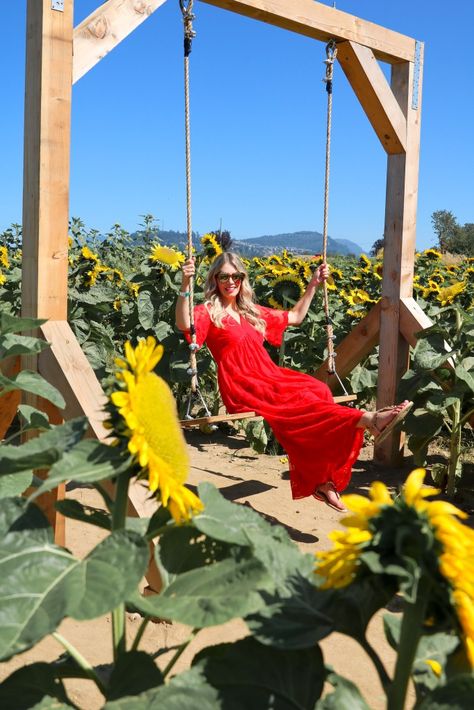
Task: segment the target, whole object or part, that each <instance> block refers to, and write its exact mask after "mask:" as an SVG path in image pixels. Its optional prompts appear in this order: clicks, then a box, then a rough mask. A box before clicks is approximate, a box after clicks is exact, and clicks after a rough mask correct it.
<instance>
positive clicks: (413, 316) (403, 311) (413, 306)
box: [400, 297, 433, 347]
mask: <svg viewBox="0 0 474 710" xmlns="http://www.w3.org/2000/svg"><path fill="white" fill-rule="evenodd" d="M432 325H433V321H432V320H431V318H428V316H427V315H426V313H425V312H424V311H423V309H422V308H420V306H419V305H418V303H417V302H416V301H415V299H414V298H410V297H409V298H401V299H400V332H401V334H402V335H403V337H404V338H405V340H406V341H407V343H409V344H410V345H411V346H412V347H415V345H416V342H417V340H416V335H415V334H416V333H419V332H420V331H421V330H425V328H429V327H430V326H432Z"/></svg>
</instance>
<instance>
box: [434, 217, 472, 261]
mask: <svg viewBox="0 0 474 710" xmlns="http://www.w3.org/2000/svg"><path fill="white" fill-rule="evenodd" d="M431 222H432V224H433V230H434V232H435V234H436V236H437V237H438V243H439V247H440V249H441V251H443V252H445V251H448V252H450V253H451V254H466V255H467V256H474V224H472V223H466V224H464V225H460V224H459V223H458V221H457V219H456V217H455V216H454V214H453V213H452V212H449V211H448V210H438V211H437V212H433V214H432V215H431Z"/></svg>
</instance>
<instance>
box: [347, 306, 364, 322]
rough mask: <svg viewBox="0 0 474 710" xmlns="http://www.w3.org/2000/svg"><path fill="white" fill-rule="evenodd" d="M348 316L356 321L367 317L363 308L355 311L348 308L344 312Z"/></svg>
mask: <svg viewBox="0 0 474 710" xmlns="http://www.w3.org/2000/svg"><path fill="white" fill-rule="evenodd" d="M346 313H347V315H348V316H351V318H356V319H357V320H362V318H365V316H366V315H367V311H366V310H365V308H360V309H359V310H355V309H354V308H348V309H347V311H346Z"/></svg>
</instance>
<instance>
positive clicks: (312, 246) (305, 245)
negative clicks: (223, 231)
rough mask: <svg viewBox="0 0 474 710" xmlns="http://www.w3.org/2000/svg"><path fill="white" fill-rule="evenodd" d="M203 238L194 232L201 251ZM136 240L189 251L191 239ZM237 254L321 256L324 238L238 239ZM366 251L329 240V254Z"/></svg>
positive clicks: (164, 234)
mask: <svg viewBox="0 0 474 710" xmlns="http://www.w3.org/2000/svg"><path fill="white" fill-rule="evenodd" d="M201 236H202V235H200V234H198V233H197V232H193V244H194V245H195V247H196V248H197V249H199V246H200V242H199V240H200V238H201ZM131 237H132V239H133V240H134V241H137V242H142V241H144V240H145V239H147V238H148V240H150V239H152V240H157V239H159V240H160V241H161V243H162V244H168V245H176V246H177V247H179V248H180V249H185V247H186V244H187V235H186V233H185V232H177V231H172V230H168V231H160V232H154V231H153V232H151V233H149V234H148V236H147V237H146V236H145V233H144V232H134V234H132V235H131ZM233 248H234V250H235V251H236V252H238V253H239V254H241V255H242V256H247V257H253V256H268V255H269V254H275V253H278V252H281V251H282V250H283V249H287V250H288V251H290V252H292V253H293V254H321V252H322V251H323V235H322V234H321V233H320V232H288V233H285V234H265V235H263V236H261V237H253V238H251V239H234V246H233ZM364 251H365V250H364V249H363V248H362V247H361V246H359V245H358V244H356V243H355V242H352V241H350V240H349V239H333V238H332V237H328V247H327V252H328V254H342V255H346V256H347V255H350V254H353V255H356V256H359V254H362V253H364Z"/></svg>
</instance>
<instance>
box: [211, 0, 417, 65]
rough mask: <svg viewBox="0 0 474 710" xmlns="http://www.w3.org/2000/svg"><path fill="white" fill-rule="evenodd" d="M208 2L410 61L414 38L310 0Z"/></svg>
mask: <svg viewBox="0 0 474 710" xmlns="http://www.w3.org/2000/svg"><path fill="white" fill-rule="evenodd" d="M204 2H206V3H207V4H209V5H215V6H216V7H221V8H223V9H224V10H231V11H232V12H236V13H238V14H239V15H245V16H246V17H251V18H253V19H254V20H261V21H262V22H266V23H268V24H270V25H275V26H276V27H281V28H282V29H284V30H291V31H292V32H297V33H298V34H302V35H305V36H306V37H312V38H313V39H319V40H321V41H322V42H329V40H331V39H335V40H336V41H339V42H341V41H344V40H350V41H351V42H357V43H358V44H363V45H364V46H366V47H370V49H372V51H373V52H374V54H375V56H376V57H377V59H381V60H383V61H385V62H389V63H390V64H396V63H398V62H402V61H413V60H414V58H415V40H414V39H412V38H411V37H407V36H405V35H402V34H399V33H398V32H393V31H392V30H388V29H386V28H385V27H381V26H380V25H376V24H374V23H373V22H367V21H366V20H361V19H360V18H359V17H356V16H355V15H350V14H349V13H347V12H342V11H341V10H336V9H335V8H333V7H328V6H327V5H323V4H322V3H320V2H313V0H291V2H289V0H204Z"/></svg>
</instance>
